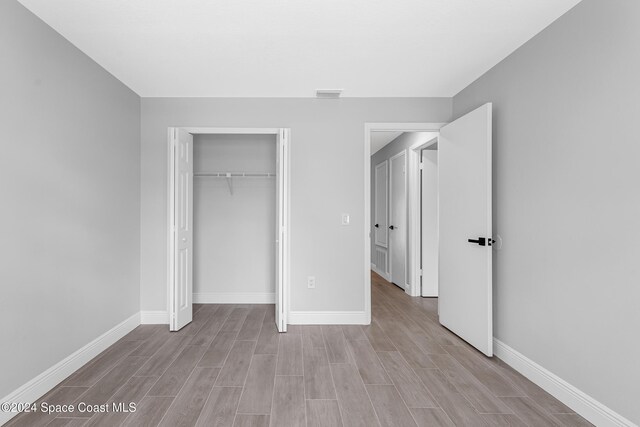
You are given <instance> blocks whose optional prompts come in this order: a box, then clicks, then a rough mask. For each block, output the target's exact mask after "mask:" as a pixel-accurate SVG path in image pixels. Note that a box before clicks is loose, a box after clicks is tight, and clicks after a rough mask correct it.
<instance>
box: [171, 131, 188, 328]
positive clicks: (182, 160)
mask: <svg viewBox="0 0 640 427" xmlns="http://www.w3.org/2000/svg"><path fill="white" fill-rule="evenodd" d="M172 131H173V138H172V139H171V142H172V143H171V150H170V156H171V159H170V160H171V172H172V173H171V174H170V175H171V176H170V180H171V182H170V191H171V194H170V198H172V199H173V200H170V206H171V207H172V209H171V211H170V212H169V215H170V219H169V221H170V227H171V228H170V230H171V231H170V248H171V254H170V259H169V263H170V267H169V270H170V275H171V278H172V281H173V286H171V287H170V292H169V307H170V312H171V315H170V321H169V329H170V330H172V331H177V330H179V329H181V328H182V327H184V326H185V325H187V324H188V323H190V322H191V320H192V319H193V307H192V303H193V222H192V220H193V135H191V134H190V133H188V132H186V131H185V130H183V129H179V128H174V129H172Z"/></svg>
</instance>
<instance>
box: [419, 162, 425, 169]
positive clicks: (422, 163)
mask: <svg viewBox="0 0 640 427" xmlns="http://www.w3.org/2000/svg"><path fill="white" fill-rule="evenodd" d="M422 169H424V162H420V170H422Z"/></svg>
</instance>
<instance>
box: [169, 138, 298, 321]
mask: <svg viewBox="0 0 640 427" xmlns="http://www.w3.org/2000/svg"><path fill="white" fill-rule="evenodd" d="M288 146H289V129H228V128H169V183H168V184H169V185H168V192H169V197H168V199H169V206H168V216H169V227H168V238H169V245H168V246H169V247H168V258H169V263H168V264H169V271H168V280H167V282H168V286H167V293H168V302H169V303H168V308H169V310H168V311H169V314H170V316H169V317H170V325H169V326H170V330H172V331H177V330H179V329H181V328H182V327H184V326H186V325H187V324H189V323H190V322H191V320H192V318H193V303H194V297H195V302H198V303H219V304H226V303H236V304H244V303H254V304H256V303H268V304H270V303H275V321H276V324H277V327H278V330H279V331H280V332H286V330H287V319H288V312H289V306H288V305H289V291H288V289H289V287H288V280H289V236H288V231H287V230H288V222H289V187H290V186H289V181H290V173H289V170H290V165H289V154H288V153H289V150H288ZM256 215H257V216H256ZM266 221H268V222H266ZM249 252H251V253H249ZM249 266H250V267H251V268H248V267H249ZM252 274H253V276H251V275H252ZM250 276H251V277H250ZM194 282H195V283H194ZM194 285H195V287H194ZM194 289H195V293H194Z"/></svg>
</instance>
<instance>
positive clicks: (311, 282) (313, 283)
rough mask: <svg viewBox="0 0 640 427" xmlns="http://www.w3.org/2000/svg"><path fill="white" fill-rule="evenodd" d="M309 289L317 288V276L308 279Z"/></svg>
mask: <svg viewBox="0 0 640 427" xmlns="http://www.w3.org/2000/svg"><path fill="white" fill-rule="evenodd" d="M307 288H309V289H315V288H316V278H315V276H309V277H307Z"/></svg>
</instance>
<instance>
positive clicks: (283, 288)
mask: <svg viewBox="0 0 640 427" xmlns="http://www.w3.org/2000/svg"><path fill="white" fill-rule="evenodd" d="M276 145H277V149H276V152H277V153H276V180H277V183H276V211H277V212H276V221H277V223H276V239H275V240H276V242H275V244H276V325H277V327H278V331H280V332H287V315H288V310H287V307H288V304H289V299H288V295H289V293H288V271H289V248H288V242H289V240H288V230H287V227H286V224H287V223H288V218H287V215H288V209H287V206H288V200H287V199H288V195H289V176H288V173H289V170H288V168H287V165H288V159H289V130H288V129H280V132H279V133H278V137H277V142H276Z"/></svg>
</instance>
